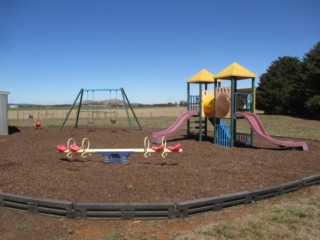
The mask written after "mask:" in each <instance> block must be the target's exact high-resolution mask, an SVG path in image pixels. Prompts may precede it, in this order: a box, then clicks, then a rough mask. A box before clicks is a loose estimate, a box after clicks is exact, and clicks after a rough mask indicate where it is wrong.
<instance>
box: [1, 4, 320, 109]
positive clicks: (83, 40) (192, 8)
mask: <svg viewBox="0 0 320 240" xmlns="http://www.w3.org/2000/svg"><path fill="white" fill-rule="evenodd" d="M319 9H320V1H319V0H264V1H263V0H241V1H240V0H0V90H1V91H9V92H10V95H9V102H10V103H38V104H56V103H57V104H61V103H72V102H73V101H74V99H75V97H76V95H77V93H78V92H79V90H80V88H88V89H92V88H94V89H96V88H120V87H123V88H124V89H125V91H126V93H127V95H128V97H129V99H130V101H131V102H140V103H161V102H179V101H181V100H186V95H187V85H186V80H187V79H188V78H189V77H191V76H192V75H194V74H195V73H197V72H198V71H200V70H201V69H207V70H208V71H210V72H212V73H213V74H216V73H218V72H220V71H221V70H223V69H224V68H225V67H227V66H228V65H230V64H231V63H233V62H238V63H239V64H240V65H242V66H244V67H246V68H247V69H249V70H250V71H252V72H254V73H255V74H256V75H258V76H260V75H261V74H262V73H264V72H266V70H267V68H268V67H269V66H270V64H271V62H272V61H274V60H276V59H277V58H278V57H281V56H296V57H299V58H303V56H304V54H305V53H306V52H308V51H309V50H310V49H311V48H312V47H313V46H314V45H315V44H316V43H317V42H318V41H320V27H319V26H320V15H319ZM258 80H259V78H257V82H258ZM245 84H246V83H245V82H243V86H244V87H245ZM107 98H108V97H106V99H107Z"/></svg>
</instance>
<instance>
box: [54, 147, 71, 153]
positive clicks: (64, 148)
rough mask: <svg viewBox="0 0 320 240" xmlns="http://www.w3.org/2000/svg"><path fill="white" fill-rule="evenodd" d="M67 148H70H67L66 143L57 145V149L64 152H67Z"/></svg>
mask: <svg viewBox="0 0 320 240" xmlns="http://www.w3.org/2000/svg"><path fill="white" fill-rule="evenodd" d="M66 150H68V148H67V147H66V146H64V145H58V146H57V151H58V152H61V153H63V152H65V151H66Z"/></svg>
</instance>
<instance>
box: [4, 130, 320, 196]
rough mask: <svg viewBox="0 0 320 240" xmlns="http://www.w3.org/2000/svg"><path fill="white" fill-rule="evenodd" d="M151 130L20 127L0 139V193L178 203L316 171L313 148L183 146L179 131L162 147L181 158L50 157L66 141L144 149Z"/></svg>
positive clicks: (185, 141)
mask: <svg viewBox="0 0 320 240" xmlns="http://www.w3.org/2000/svg"><path fill="white" fill-rule="evenodd" d="M154 131H156V129H144V130H143V131H133V132H132V133H130V132H128V131H125V130H120V129H119V130H114V129H96V130H94V131H92V130H89V129H86V128H80V129H72V128H69V129H68V128H67V129H66V130H63V131H62V132H60V131H59V128H42V129H39V130H35V129H33V128H20V129H18V131H17V132H15V133H13V134H10V135H8V136H0V149H1V150H0V192H5V193H12V194H19V195H26V196H30V197H37V198H43V199H51V200H66V201H72V202H180V201H186V200H192V199H197V198H205V197H211V196H216V195H220V194H227V193H232V192H239V191H244V190H252V189H257V188H264V187H269V186H273V185H277V184H281V183H286V182H290V181H293V180H298V179H301V178H303V177H306V176H310V175H314V174H319V172H320V164H319V160H320V154H319V149H320V142H308V146H309V149H310V150H309V151H296V150H288V149H281V148H279V147H278V146H274V145H271V144H269V143H266V142H264V141H263V140H262V139H260V138H258V137H256V138H255V143H254V146H255V147H253V148H238V147H235V148H225V147H221V146H217V145H214V144H212V142H210V141H202V142H199V141H197V140H195V139H187V138H185V136H184V134H185V131H183V130H181V131H180V132H178V134H177V135H175V136H172V137H169V138H168V143H167V144H168V145H175V144H177V143H181V144H182V149H183V152H182V153H176V154H168V156H167V157H166V158H165V159H162V158H161V155H160V154H153V155H151V156H149V157H148V158H144V157H143V154H133V155H131V156H130V157H129V164H128V165H122V164H118V165H115V164H104V163H103V159H102V157H101V156H99V155H94V154H93V155H91V156H90V157H88V158H81V157H79V158H78V159H74V160H68V159H66V157H65V155H63V154H59V153H57V151H56V146H57V145H58V144H64V145H66V142H67V140H68V139H69V138H70V137H73V138H74V139H75V140H76V141H77V143H78V144H79V145H80V144H81V141H82V139H83V138H85V137H86V138H89V140H90V143H91V145H90V148H143V147H144V146H143V141H144V137H145V136H148V137H149V138H151V135H152V132H154Z"/></svg>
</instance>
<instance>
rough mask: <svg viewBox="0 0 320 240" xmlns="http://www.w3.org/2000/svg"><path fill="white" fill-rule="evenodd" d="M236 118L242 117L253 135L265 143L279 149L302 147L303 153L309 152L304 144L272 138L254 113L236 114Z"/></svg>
mask: <svg viewBox="0 0 320 240" xmlns="http://www.w3.org/2000/svg"><path fill="white" fill-rule="evenodd" d="M237 116H238V117H243V118H244V119H246V120H247V122H248V123H249V124H250V126H251V128H252V129H253V131H254V132H255V133H257V134H258V135H259V136H260V137H262V138H263V139H264V140H265V141H267V142H269V143H272V144H275V145H278V146H281V147H302V149H303V151H307V150H309V148H308V145H307V143H306V142H295V141H281V140H276V139H274V138H272V137H271V136H270V135H269V134H268V133H267V131H266V130H265V129H264V127H263V125H262V122H261V120H260V118H259V117H258V116H257V115H255V114H254V113H250V112H247V113H241V112H237Z"/></svg>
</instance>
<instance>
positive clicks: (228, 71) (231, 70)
mask: <svg viewBox="0 0 320 240" xmlns="http://www.w3.org/2000/svg"><path fill="white" fill-rule="evenodd" d="M256 77H257V76H256V75H255V74H254V73H252V72H250V71H249V70H248V69H246V68H244V67H242V66H241V65H240V64H238V63H236V62H234V63H232V64H231V65H229V66H228V67H226V68H225V69H223V70H222V71H221V72H219V73H218V74H217V75H216V76H215V78H219V79H229V80H231V79H233V78H236V79H247V78H256Z"/></svg>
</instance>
